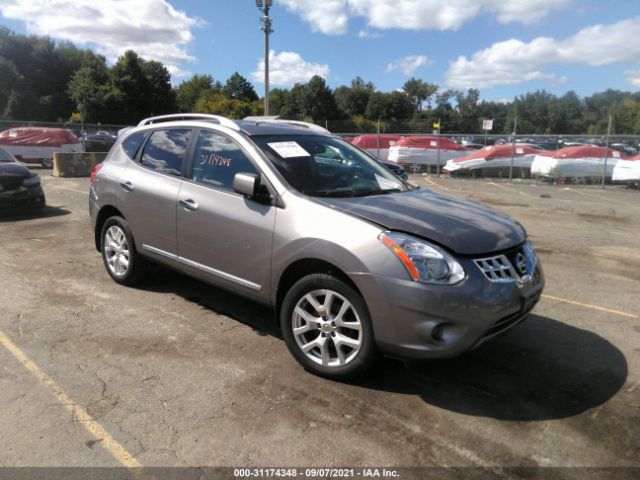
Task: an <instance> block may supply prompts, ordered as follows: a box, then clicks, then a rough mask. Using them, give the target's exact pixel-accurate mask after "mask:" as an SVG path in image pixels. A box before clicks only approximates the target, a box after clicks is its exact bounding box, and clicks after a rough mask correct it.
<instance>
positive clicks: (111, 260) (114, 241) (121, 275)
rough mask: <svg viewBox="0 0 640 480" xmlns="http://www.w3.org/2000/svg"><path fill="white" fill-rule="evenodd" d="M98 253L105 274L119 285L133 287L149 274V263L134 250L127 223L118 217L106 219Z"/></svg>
mask: <svg viewBox="0 0 640 480" xmlns="http://www.w3.org/2000/svg"><path fill="white" fill-rule="evenodd" d="M100 251H101V252H102V261H103V262H104V266H105V268H106V269H107V273H109V275H110V276H111V278H113V279H114V280H115V281H116V282H117V283H119V284H121V285H135V284H137V283H140V282H141V281H142V280H144V279H145V278H146V276H147V274H148V272H149V262H148V261H147V260H146V259H144V258H142V257H141V256H140V254H139V253H138V251H137V250H136V245H135V242H134V241H133V235H132V234H131V229H130V228H129V224H128V223H127V221H126V220H125V219H124V218H122V217H119V216H113V217H110V218H108V219H107V221H106V222H104V225H103V226H102V232H101V233H100Z"/></svg>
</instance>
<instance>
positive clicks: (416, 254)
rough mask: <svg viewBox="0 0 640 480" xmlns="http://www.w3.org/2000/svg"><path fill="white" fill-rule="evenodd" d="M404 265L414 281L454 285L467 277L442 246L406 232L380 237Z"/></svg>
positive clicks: (388, 233) (385, 233)
mask: <svg viewBox="0 0 640 480" xmlns="http://www.w3.org/2000/svg"><path fill="white" fill-rule="evenodd" d="M378 238H379V239H380V241H381V242H382V243H384V244H385V245H386V246H387V247H388V248H389V249H390V250H391V251H392V252H393V253H394V254H395V255H396V257H398V259H399V260H400V261H401V262H402V264H403V265H404V266H405V268H406V269H407V272H408V273H409V275H410V276H411V278H412V280H413V281H414V282H423V283H437V284H444V285H453V284H454V283H458V282H460V281H461V280H462V279H464V277H465V272H464V268H462V265H460V264H459V263H458V262H457V261H456V260H455V259H454V258H453V257H451V255H449V254H448V253H447V252H445V251H444V250H442V249H441V248H440V247H437V246H435V245H432V244H431V243H428V242H425V241H424V240H420V239H417V238H414V237H412V236H410V235H407V234H405V233H399V232H384V233H381V234H380V236H379V237H378Z"/></svg>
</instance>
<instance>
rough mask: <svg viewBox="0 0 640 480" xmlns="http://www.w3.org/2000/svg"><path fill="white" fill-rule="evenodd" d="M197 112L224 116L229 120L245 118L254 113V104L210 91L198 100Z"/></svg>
mask: <svg viewBox="0 0 640 480" xmlns="http://www.w3.org/2000/svg"><path fill="white" fill-rule="evenodd" d="M194 110H195V111H196V112H201V113H213V114H216V115H224V116H225V117H229V118H244V117H246V116H248V115H252V114H253V112H254V102H243V101H242V100H237V99H235V98H228V97H225V96H223V95H221V94H220V93H216V92H214V91H210V92H208V93H205V94H204V95H202V96H200V97H199V98H198V100H196V104H195V108H194Z"/></svg>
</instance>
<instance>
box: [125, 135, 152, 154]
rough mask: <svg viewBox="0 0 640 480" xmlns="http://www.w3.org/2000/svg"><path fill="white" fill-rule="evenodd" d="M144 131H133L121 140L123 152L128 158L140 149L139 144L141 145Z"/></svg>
mask: <svg viewBox="0 0 640 480" xmlns="http://www.w3.org/2000/svg"><path fill="white" fill-rule="evenodd" d="M145 133H146V132H138V133H134V134H133V135H129V136H128V137H127V138H126V139H125V140H124V141H123V142H122V149H123V150H124V153H126V154H127V156H128V157H129V158H133V157H135V156H136V153H138V150H139V149H140V145H142V142H143V141H144V137H145Z"/></svg>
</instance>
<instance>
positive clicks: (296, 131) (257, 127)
mask: <svg viewBox="0 0 640 480" xmlns="http://www.w3.org/2000/svg"><path fill="white" fill-rule="evenodd" d="M236 123H237V124H238V126H239V127H240V128H241V129H242V130H243V131H244V132H245V133H247V134H248V135H249V136H254V135H318V136H326V135H327V134H326V133H323V132H320V131H318V130H313V129H311V128H309V127H305V126H301V125H292V124H288V123H271V122H260V121H254V120H236Z"/></svg>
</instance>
